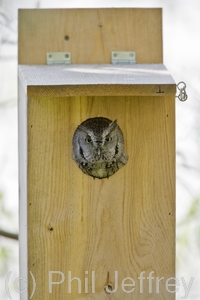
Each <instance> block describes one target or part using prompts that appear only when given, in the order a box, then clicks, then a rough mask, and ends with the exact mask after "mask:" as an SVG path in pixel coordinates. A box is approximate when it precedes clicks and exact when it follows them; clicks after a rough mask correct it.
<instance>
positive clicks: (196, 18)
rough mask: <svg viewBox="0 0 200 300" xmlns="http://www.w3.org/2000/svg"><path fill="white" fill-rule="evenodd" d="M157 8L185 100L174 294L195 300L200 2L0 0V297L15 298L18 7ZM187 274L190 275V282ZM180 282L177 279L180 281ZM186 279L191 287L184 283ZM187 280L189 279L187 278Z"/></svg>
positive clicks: (199, 262)
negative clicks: (176, 289) (184, 286)
mask: <svg viewBox="0 0 200 300" xmlns="http://www.w3.org/2000/svg"><path fill="white" fill-rule="evenodd" d="M73 7H74V8H75V7H80V8H81V7H162V8H163V52H164V64H165V66H166V67H167V68H168V70H169V71H170V73H171V74H172V76H173V78H174V80H175V82H176V83H178V82H180V81H184V82H185V83H186V85H187V94H188V100H187V101H186V102H180V101H179V100H178V99H177V100H176V118H177V119H176V143H177V144H176V146H177V183H176V186H177V210H176V216H177V240H176V242H177V250H176V267H177V273H176V277H177V278H178V279H180V278H181V277H182V278H184V280H185V283H186V285H187V288H188V291H189V293H188V295H185V291H184V288H183V286H182V287H181V286H180V288H179V291H178V292H177V295H176V296H177V299H178V300H179V299H188V300H194V299H200V272H199V270H200V1H199V0H140V1H137V0H109V1H107V0H101V1H99V0H96V1H95V0H93V1H92V0H84V1H81V0H68V1H67V0H65V1H64V0H57V1H53V0H40V1H35V0H28V1H27V0H0V299H2V300H4V299H9V295H8V294H7V293H6V290H5V283H6V280H7V281H8V279H9V290H10V299H11V298H12V299H14V300H18V299H19V297H20V295H19V293H18V292H17V290H18V280H17V278H18V277H19V260H18V252H19V249H18V246H19V245H18V124H17V14H18V8H73ZM192 277H194V280H193V281H192ZM180 282H181V280H180ZM189 283H190V286H189ZM191 283H192V284H191Z"/></svg>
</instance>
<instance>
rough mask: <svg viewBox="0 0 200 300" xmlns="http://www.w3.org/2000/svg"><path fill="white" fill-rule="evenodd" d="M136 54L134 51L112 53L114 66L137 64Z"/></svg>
mask: <svg viewBox="0 0 200 300" xmlns="http://www.w3.org/2000/svg"><path fill="white" fill-rule="evenodd" d="M135 63H136V54H135V52H133V51H112V64H135Z"/></svg>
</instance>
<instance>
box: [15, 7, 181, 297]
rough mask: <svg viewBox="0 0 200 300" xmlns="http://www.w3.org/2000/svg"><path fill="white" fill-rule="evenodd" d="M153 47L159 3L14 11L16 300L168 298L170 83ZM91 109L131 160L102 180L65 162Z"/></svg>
mask: <svg viewBox="0 0 200 300" xmlns="http://www.w3.org/2000/svg"><path fill="white" fill-rule="evenodd" d="M162 48H163V46H162V10H161V9H134V8H112V9H51V10H50V9H45V10H43V9H30V10H27V9H21V10H19V159H20V270H21V271H20V272H21V274H20V276H21V277H23V278H27V277H28V289H27V290H26V289H25V288H24V292H23V293H21V299H24V300H25V299H29V298H30V297H31V296H33V295H34V297H33V299H38V300H41V299H44V300H47V299H56V300H57V299H70V300H72V299H96V300H100V299H108V298H109V299H116V300H117V299H124V300H125V299H127V300H128V299H137V300H143V299H149V300H150V299H154V300H156V299H157V300H159V299H160V300H161V299H162V300H170V299H171V300H172V299H175V293H174V291H175V287H174V286H173V284H174V280H173V277H175V90H176V85H175V82H174V80H173V79H172V77H171V76H170V74H169V72H168V71H167V69H166V68H165V66H164V65H163V54H162ZM94 117H105V118H108V119H110V120H116V119H117V122H118V124H119V126H120V128H121V130H122V132H123V135H124V146H125V150H126V153H127V154H128V156H129V160H128V163H127V164H126V165H125V166H123V167H122V168H120V170H118V171H117V172H116V173H115V174H114V175H112V176H110V177H109V178H108V179H107V178H105V179H102V180H99V179H95V180H94V179H93V178H92V177H91V176H88V175H86V174H84V173H83V172H82V171H81V170H80V169H79V168H78V166H77V164H76V163H75V161H74V160H73V159H72V137H73V134H74V131H75V130H76V128H77V126H78V125H79V124H81V122H83V121H84V120H86V119H88V118H94ZM21 283H22V285H23V284H26V282H23V280H21ZM21 289H23V287H21Z"/></svg>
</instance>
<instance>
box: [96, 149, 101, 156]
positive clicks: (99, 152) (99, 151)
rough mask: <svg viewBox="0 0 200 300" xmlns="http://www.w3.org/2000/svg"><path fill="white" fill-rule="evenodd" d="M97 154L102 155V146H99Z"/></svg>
mask: <svg viewBox="0 0 200 300" xmlns="http://www.w3.org/2000/svg"><path fill="white" fill-rule="evenodd" d="M97 154H98V156H100V154H101V149H100V148H98V150H97Z"/></svg>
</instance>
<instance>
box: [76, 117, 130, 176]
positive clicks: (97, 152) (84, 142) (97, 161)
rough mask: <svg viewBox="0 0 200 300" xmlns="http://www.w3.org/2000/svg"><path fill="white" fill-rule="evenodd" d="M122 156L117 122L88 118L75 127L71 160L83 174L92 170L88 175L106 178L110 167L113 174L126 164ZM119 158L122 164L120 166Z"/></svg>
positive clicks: (122, 151) (122, 148)
mask: <svg viewBox="0 0 200 300" xmlns="http://www.w3.org/2000/svg"><path fill="white" fill-rule="evenodd" d="M124 155H125V154H124V140H123V134H122V131H121V130H120V128H119V126H118V125H117V120H115V121H111V120H109V119H107V118H103V117H96V118H90V119H87V120H85V121H84V122H82V123H81V124H80V125H79V126H78V127H77V129H76V131H75V133H74V136H73V159H74V160H75V161H76V163H77V164H78V166H79V167H80V168H81V169H82V170H83V172H84V173H87V174H88V173H90V171H91V170H92V171H91V174H92V175H91V174H88V175H91V176H93V177H99V178H100V177H106V176H107V175H106V174H107V173H108V169H109V168H110V166H112V173H114V169H116V170H117V169H118V168H119V166H121V164H125V163H126V162H125V160H126V157H125V156H124ZM121 157H122V160H123V162H121V164H120V159H121ZM118 162H119V164H118ZM114 165H115V166H114ZM106 169H107V170H106ZM116 170H115V171H116ZM95 172H97V173H98V175H97V176H95V175H94V174H96V173H95ZM109 172H111V169H110V170H109ZM109 176H110V175H109Z"/></svg>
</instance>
